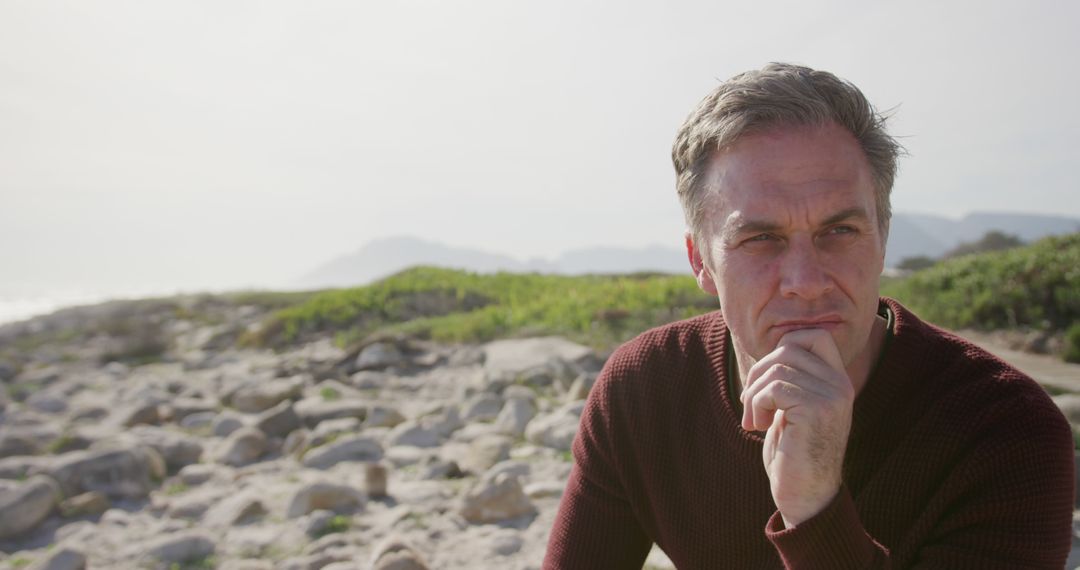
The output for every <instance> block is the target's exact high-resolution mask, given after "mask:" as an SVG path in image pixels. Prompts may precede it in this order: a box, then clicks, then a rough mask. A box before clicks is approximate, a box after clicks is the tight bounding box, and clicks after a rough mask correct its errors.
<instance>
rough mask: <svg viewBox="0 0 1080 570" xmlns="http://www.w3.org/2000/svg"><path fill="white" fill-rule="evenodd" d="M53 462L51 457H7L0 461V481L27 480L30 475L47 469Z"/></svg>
mask: <svg viewBox="0 0 1080 570" xmlns="http://www.w3.org/2000/svg"><path fill="white" fill-rule="evenodd" d="M51 462H52V460H51V458H49V457H33V456H28V455H20V456H17V457H6V458H3V459H0V479H25V478H26V477H27V476H28V475H29V474H30V473H37V472H39V471H42V470H44V469H46V468H47V467H48V466H49V465H50V464H51Z"/></svg>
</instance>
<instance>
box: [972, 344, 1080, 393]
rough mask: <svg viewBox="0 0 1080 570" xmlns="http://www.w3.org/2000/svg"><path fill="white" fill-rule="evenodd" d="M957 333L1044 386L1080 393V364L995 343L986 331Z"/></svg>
mask: <svg viewBox="0 0 1080 570" xmlns="http://www.w3.org/2000/svg"><path fill="white" fill-rule="evenodd" d="M957 334H959V335H960V336H962V337H964V338H966V339H969V340H971V341H972V342H974V343H975V344H978V345H979V346H981V347H982V348H984V349H986V350H988V351H989V352H991V353H992V354H994V355H995V356H997V357H998V358H1000V359H1002V360H1004V361H1005V362H1008V363H1009V364H1012V365H1013V366H1015V367H1017V368H1019V369H1020V370H1021V371H1022V372H1024V373H1025V374H1027V375H1028V376H1031V377H1032V378H1034V379H1035V380H1036V381H1038V382H1039V383H1040V384H1042V385H1044V386H1050V387H1052V388H1056V389H1058V390H1061V391H1065V392H1074V393H1078V394H1080V364H1070V363H1068V362H1065V361H1063V360H1061V359H1060V358H1059V357H1057V356H1049V355H1045V354H1031V353H1028V352H1021V351H1019V350H1012V349H1010V348H1008V347H1006V346H1004V345H1002V344H1001V343H1000V342H997V343H995V342H994V340H993V338H992V337H991V336H990V335H987V334H985V333H979V332H976V331H970V330H965V331H960V332H959V333H957Z"/></svg>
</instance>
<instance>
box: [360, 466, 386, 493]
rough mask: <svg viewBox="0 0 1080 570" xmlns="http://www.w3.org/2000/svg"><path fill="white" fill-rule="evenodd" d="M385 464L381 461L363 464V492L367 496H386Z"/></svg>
mask: <svg viewBox="0 0 1080 570" xmlns="http://www.w3.org/2000/svg"><path fill="white" fill-rule="evenodd" d="M386 479H387V471H386V466H385V465H383V464H381V463H365V464H364V492H366V493H367V496H369V497H371V498H375V499H381V498H383V497H385V496H386Z"/></svg>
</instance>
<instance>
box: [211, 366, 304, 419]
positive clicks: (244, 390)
mask: <svg viewBox="0 0 1080 570" xmlns="http://www.w3.org/2000/svg"><path fill="white" fill-rule="evenodd" d="M308 379H309V378H308V377H307V376H305V375H302V374H301V375H296V376H290V377H288V378H274V379H273V380H269V381H265V380H261V381H254V382H249V383H247V384H245V385H243V386H241V387H240V388H239V389H237V390H236V391H235V392H233V393H232V394H231V395H230V398H229V404H230V405H231V406H232V407H234V408H236V409H237V410H240V411H241V412H247V413H258V412H261V411H263V410H267V409H270V408H272V407H274V406H276V405H278V404H280V403H281V402H283V401H285V400H292V399H295V398H298V397H300V394H301V392H303V390H304V384H306V383H307V381H308Z"/></svg>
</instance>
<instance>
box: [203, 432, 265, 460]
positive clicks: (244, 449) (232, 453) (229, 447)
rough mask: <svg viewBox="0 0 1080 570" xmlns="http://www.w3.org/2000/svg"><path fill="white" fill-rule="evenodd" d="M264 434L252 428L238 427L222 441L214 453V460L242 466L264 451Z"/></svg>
mask: <svg viewBox="0 0 1080 570" xmlns="http://www.w3.org/2000/svg"><path fill="white" fill-rule="evenodd" d="M266 444H267V441H266V435H264V434H263V432H261V431H259V430H257V429H255V428H253V427H245V428H240V429H238V430H236V431H235V432H233V433H232V434H231V435H229V437H228V438H226V439H225V441H224V442H222V444H221V446H220V447H219V448H218V450H217V453H215V455H214V461H215V462H216V463H221V464H224V465H231V466H233V467H243V466H244V465H247V464H249V463H251V462H253V461H255V460H256V459H258V458H259V457H261V456H262V454H263V452H265V451H266Z"/></svg>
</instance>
